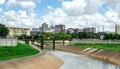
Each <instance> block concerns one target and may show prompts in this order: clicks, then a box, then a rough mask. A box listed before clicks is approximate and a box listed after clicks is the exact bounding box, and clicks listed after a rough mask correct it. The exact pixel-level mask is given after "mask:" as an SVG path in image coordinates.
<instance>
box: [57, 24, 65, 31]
mask: <svg viewBox="0 0 120 69" xmlns="http://www.w3.org/2000/svg"><path fill="white" fill-rule="evenodd" d="M55 32H65V25H62V24H59V25H55Z"/></svg>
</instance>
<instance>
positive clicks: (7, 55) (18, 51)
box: [0, 43, 39, 61]
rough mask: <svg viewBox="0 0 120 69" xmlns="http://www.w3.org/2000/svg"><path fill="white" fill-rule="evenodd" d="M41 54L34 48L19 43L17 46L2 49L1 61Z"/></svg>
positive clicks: (0, 48) (0, 53)
mask: <svg viewBox="0 0 120 69" xmlns="http://www.w3.org/2000/svg"><path fill="white" fill-rule="evenodd" d="M37 53H39V51H38V50H36V49H34V48H33V47H31V46H29V45H26V44H21V43H18V45H17V46H6V47H0V60H1V61H2V60H9V59H13V58H20V57H25V56H30V55H35V54H37Z"/></svg>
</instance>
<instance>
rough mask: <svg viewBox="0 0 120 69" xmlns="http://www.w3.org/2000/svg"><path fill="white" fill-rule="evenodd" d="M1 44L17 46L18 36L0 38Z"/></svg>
mask: <svg viewBox="0 0 120 69" xmlns="http://www.w3.org/2000/svg"><path fill="white" fill-rule="evenodd" d="M0 46H17V38H15V39H13V38H9V39H0Z"/></svg>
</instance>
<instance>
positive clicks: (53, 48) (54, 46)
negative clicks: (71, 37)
mask: <svg viewBox="0 0 120 69" xmlns="http://www.w3.org/2000/svg"><path fill="white" fill-rule="evenodd" d="M53 50H55V40H54V39H53Z"/></svg>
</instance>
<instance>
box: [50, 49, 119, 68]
mask: <svg viewBox="0 0 120 69" xmlns="http://www.w3.org/2000/svg"><path fill="white" fill-rule="evenodd" d="M49 52H51V53H52V54H54V55H56V56H58V57H59V58H61V59H62V60H63V61H64V65H63V66H62V67H60V68H59V69H120V66H117V65H113V64H109V63H107V62H104V61H100V60H97V59H93V58H90V57H88V56H85V55H77V54H73V53H68V52H63V51H49Z"/></svg>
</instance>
